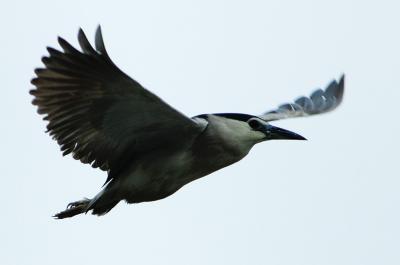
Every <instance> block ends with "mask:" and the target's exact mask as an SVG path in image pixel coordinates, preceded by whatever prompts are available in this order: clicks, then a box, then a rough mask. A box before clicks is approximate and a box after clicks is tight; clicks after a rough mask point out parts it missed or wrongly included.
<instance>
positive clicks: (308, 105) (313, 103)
mask: <svg viewBox="0 0 400 265" xmlns="http://www.w3.org/2000/svg"><path fill="white" fill-rule="evenodd" d="M343 92H344V75H343V76H342V77H341V78H340V80H339V82H337V81H336V80H333V81H332V82H331V83H330V84H329V85H328V86H327V87H326V89H325V90H322V89H317V90H315V91H314V92H313V93H312V94H311V95H310V97H300V98H298V99H296V100H295V101H294V102H293V103H286V104H283V105H280V106H279V107H278V108H277V109H275V110H272V111H268V112H266V113H264V114H262V115H261V116H259V117H260V118H262V119H263V120H266V121H274V120H281V119H287V118H295V117H304V116H309V115H315V114H320V113H325V112H328V111H331V110H334V109H335V108H336V107H337V106H339V105H340V103H341V102H342V99H343Z"/></svg>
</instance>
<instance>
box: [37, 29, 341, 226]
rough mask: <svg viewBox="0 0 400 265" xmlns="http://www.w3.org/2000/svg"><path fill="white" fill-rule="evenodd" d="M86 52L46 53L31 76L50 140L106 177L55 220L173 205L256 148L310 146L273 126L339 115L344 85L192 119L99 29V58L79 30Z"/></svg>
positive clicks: (333, 84) (71, 49) (67, 49)
mask: <svg viewBox="0 0 400 265" xmlns="http://www.w3.org/2000/svg"><path fill="white" fill-rule="evenodd" d="M78 40H79V45H80V47H81V51H80V50H78V49H76V48H74V47H73V46H72V45H71V44H69V43H68V42H67V41H65V40H64V39H63V38H61V37H59V38H58V43H59V44H60V46H61V48H62V50H56V49H53V48H50V47H48V48H47V50H48V53H49V55H48V56H45V57H43V58H42V62H43V63H44V67H43V68H38V69H35V74H36V77H35V78H33V79H32V81H31V83H32V84H33V85H34V86H35V88H34V89H32V90H31V91H30V94H31V95H33V96H34V99H33V101H32V104H34V105H36V106H37V107H38V113H39V114H44V115H45V116H44V118H43V119H44V120H46V121H48V124H47V132H48V133H49V134H50V135H51V136H52V137H53V138H54V139H55V140H56V141H57V143H58V144H59V145H60V147H61V151H62V152H63V155H67V154H72V156H73V158H74V159H76V160H80V161H81V162H82V163H84V164H89V165H91V166H92V167H93V168H100V169H101V170H103V171H106V172H107V179H106V182H105V184H104V185H103V188H102V190H101V191H100V192H99V193H98V194H97V195H96V196H94V197H93V198H92V199H87V198H85V199H82V200H79V201H75V202H72V203H70V204H68V206H67V209H66V210H64V211H61V212H59V213H57V214H55V215H54V217H55V218H57V219H63V218H67V217H72V216H75V215H77V214H81V213H87V212H89V211H91V213H92V214H94V215H104V214H106V213H108V212H109V211H110V210H111V209H112V208H113V207H114V206H116V205H117V204H118V203H119V202H120V201H122V200H125V201H126V202H127V203H140V202H149V201H155V200H160V199H163V198H165V197H168V196H170V195H171V194H173V193H175V192H176V191H177V190H179V189H180V188H181V187H182V186H184V185H186V184H188V183H189V182H191V181H194V180H196V179H198V178H201V177H204V176H206V175H208V174H210V173H213V172H214V171H217V170H219V169H221V168H224V167H226V166H229V165H231V164H233V163H236V162H238V161H239V160H241V159H242V158H244V157H245V156H246V155H247V154H248V153H249V151H250V149H251V148H252V147H253V146H254V145H255V144H258V143H261V142H265V141H268V140H275V139H287V140H305V138H304V137H303V136H301V135H298V134H296V133H294V132H291V131H288V130H285V129H282V128H279V127H276V126H273V125H271V124H270V122H271V121H275V120H280V119H286V118H293V117H303V116H310V115H314V114H320V113H325V112H328V111H331V110H333V109H335V108H336V107H337V106H338V105H339V104H340V103H341V101H342V98H343V92H344V76H342V77H341V78H340V80H338V81H335V80H334V81H332V82H331V83H330V84H329V85H328V86H327V87H326V89H325V90H322V89H318V90H316V91H315V92H313V93H312V94H311V95H310V96H309V97H300V98H298V99H296V100H295V101H294V102H292V103H287V104H283V105H280V106H279V107H278V108H276V109H274V110H271V111H268V112H265V113H263V114H261V115H249V114H242V113H217V114H201V115H197V116H194V117H192V118H189V117H187V116H185V115H184V114H182V113H181V112H179V111H178V110H176V109H174V108H173V107H171V106H170V105H168V104H167V103H166V102H164V101H163V100H162V99H160V98H159V97H158V96H156V95H155V94H153V93H151V92H150V91H149V90H147V89H145V88H144V87H143V86H141V85H140V84H139V83H138V82H137V81H135V80H134V79H132V78H130V77H129V76H128V75H126V74H125V73H124V72H122V71H121V70H120V69H119V68H118V67H117V66H116V65H115V64H114V63H113V62H112V61H111V59H110V57H109V55H108V53H107V51H106V48H105V46H104V42H103V37H102V33H101V28H100V26H99V27H98V28H97V31H96V35H95V48H93V47H92V45H91V44H90V43H89V41H88V39H87V38H86V36H85V34H84V32H83V31H82V29H80V30H79V33H78Z"/></svg>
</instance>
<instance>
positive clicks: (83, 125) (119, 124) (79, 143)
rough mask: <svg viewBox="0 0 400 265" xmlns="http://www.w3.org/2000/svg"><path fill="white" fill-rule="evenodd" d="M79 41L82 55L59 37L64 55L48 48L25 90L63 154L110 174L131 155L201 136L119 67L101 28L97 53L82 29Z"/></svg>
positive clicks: (96, 42) (181, 115)
mask: <svg viewBox="0 0 400 265" xmlns="http://www.w3.org/2000/svg"><path fill="white" fill-rule="evenodd" d="M78 39H79V44H80V46H81V49H82V51H83V52H80V51H78V50H77V49H75V48H74V47H72V46H71V45H70V44H69V43H68V42H66V41H65V40H64V39H62V38H59V39H58V42H59V44H60V45H61V47H62V49H63V51H58V50H55V49H53V48H48V52H49V54H50V55H49V57H43V59H42V61H43V63H44V65H45V67H44V68H40V69H36V70H35V73H36V75H37V77H36V78H34V79H32V84H33V85H35V86H36V89H33V90H31V91H30V93H31V94H32V95H33V96H34V100H33V102H32V103H33V104H34V105H37V106H38V113H39V114H45V115H46V116H45V117H44V120H48V122H49V123H48V125H47V129H48V132H49V133H50V135H52V136H53V137H54V139H55V140H56V141H57V142H58V144H59V145H60V146H61V150H62V151H63V155H67V154H69V153H72V154H73V157H74V158H75V159H79V160H80V161H81V162H82V163H86V164H91V165H92V167H94V168H96V167H99V168H101V169H102V170H105V171H108V170H110V171H111V172H112V171H113V170H117V171H118V170H119V169H120V167H121V166H122V165H123V164H124V163H126V162H128V161H132V160H133V159H132V158H134V157H135V156H138V155H140V154H143V153H147V152H151V151H152V150H154V149H156V148H172V147H173V146H181V145H182V144H183V143H184V141H185V140H188V141H189V140H190V139H192V137H193V136H194V135H197V134H198V133H200V132H201V128H200V127H199V126H198V124H197V123H195V122H194V121H193V120H192V119H190V118H188V117H186V116H184V115H183V114H181V113H179V112H178V111H176V110H175V109H173V108H172V107H170V106H169V105H167V104H166V103H165V102H163V101H162V100H161V99H160V98H158V97H157V96H156V95H154V94H152V93H151V92H149V91H147V90H146V89H144V88H143V87H142V86H141V85H140V84H139V83H138V82H136V81H135V80H133V79H131V78H130V77H129V76H127V75H126V74H124V73H123V72H122V71H121V70H120V69H118V67H117V66H116V65H115V64H114V63H113V62H112V61H111V59H110V57H109V56H108V54H107V52H106V49H105V47H104V43H103V39H102V35H101V29H100V26H99V28H98V29H97V32H96V39H95V44H96V50H95V49H94V48H93V47H92V46H91V45H90V43H89V42H88V40H87V38H86V36H85V34H84V33H83V31H82V30H80V31H79V34H78Z"/></svg>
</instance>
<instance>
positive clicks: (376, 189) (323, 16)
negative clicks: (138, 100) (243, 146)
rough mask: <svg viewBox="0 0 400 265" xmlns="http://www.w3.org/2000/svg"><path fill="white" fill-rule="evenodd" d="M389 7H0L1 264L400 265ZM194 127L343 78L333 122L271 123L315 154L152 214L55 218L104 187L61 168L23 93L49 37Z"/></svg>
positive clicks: (210, 182) (214, 180)
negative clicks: (98, 51) (131, 81)
mask: <svg viewBox="0 0 400 265" xmlns="http://www.w3.org/2000/svg"><path fill="white" fill-rule="evenodd" d="M399 12H400V4H399V2H398V1H394V0H393V1H389V0H382V1H369V0H364V1H361V0H360V1H358V0H335V1H317V0H314V1H311V0H309V1H303V0H291V1H289V0H279V1H278V0H274V1H268V0H263V1H261V0H260V1H255V0H248V1H232V0H230V1H228V0H226V1H222V0H202V1H188V0H185V1H184V0H181V1H178V0H170V1H162V0H158V1H155V0H146V1H117V0H114V1H57V2H56V1H50V0H47V1H39V0H38V1H13V2H12V3H11V1H8V2H4V3H3V4H2V6H1V9H0V30H1V31H0V32H1V50H0V59H1V64H0V73H1V76H2V79H1V80H2V92H3V93H2V103H1V105H0V108H1V111H0V113H1V114H0V115H1V116H0V117H1V120H2V121H3V123H2V124H3V127H2V130H1V131H0V136H1V139H2V144H1V150H0V158H1V161H2V171H1V177H2V179H1V183H2V192H1V193H0V199H1V201H2V207H1V216H2V218H1V221H0V222H1V227H0V264H4V265H8V264H12V265H13V264H17V265H19V264H41V265H46V264H49V265H50V264H51V265H52V264H58V265H64V264H65V265H67V264H68V265H70V264H97V265H102V264H141V265H142V264H143V265H158V264H163V265H164V264H173V265H180V264H191V265H197V264H198V265H204V264H219V265H220V264H229V265H234V264H271V265H275V264H276V265H293V264H294V265H311V264H317V265H328V264H329V265H336V264H337V265H339V264H340V265H357V264H360V265H370V264H371V265H372V264H385V265H391V264H400V251H399V249H400V225H399V224H400V213H399V212H400V211H399V205H400V193H399V189H400V173H399V169H398V165H397V163H398V160H399V149H400V142H399V133H400V124H399V116H398V115H399V110H398V104H399V98H400V29H399V25H400V16H399ZM98 24H101V25H102V28H103V36H104V40H105V44H106V47H107V49H108V52H109V54H110V56H111V58H112V59H113V60H114V62H115V63H116V64H117V65H118V66H119V67H120V68H121V69H122V70H123V71H125V72H126V73H128V74H129V75H130V76H131V77H133V78H135V79H136V80H137V81H139V82H140V83H141V84H143V85H144V86H145V87H146V88H148V89H149V90H151V91H152V92H154V93H156V94H157V95H159V96H160V97H161V98H163V99H164V100H165V101H167V102H168V103H169V104H171V105H172V106H174V107H176V108H177V109H179V110H180V111H182V112H183V113H185V114H187V115H188V116H193V115H196V114H200V113H213V112H243V113H250V114H260V113H262V112H264V111H266V110H270V109H272V108H275V107H276V106H277V105H279V104H281V103H285V102H288V101H291V100H293V99H294V98H296V97H298V96H300V95H308V94H309V93H310V92H312V91H313V90H314V89H315V88H318V87H324V86H325V85H326V84H327V83H329V82H330V81H331V80H332V79H333V78H338V77H339V76H340V75H341V74H342V73H346V77H347V79H346V82H347V83H346V91H345V98H344V102H343V104H342V106H341V107H340V108H339V109H337V110H336V111H334V112H332V113H329V114H326V115H321V116H315V117H311V118H301V119H292V120H285V121H281V122H276V123H274V124H276V125H278V126H280V127H284V128H287V129H290V130H293V131H295V132H297V133H299V134H302V135H304V136H305V137H306V138H308V139H309V141H306V142H303V141H299V142H294V141H275V142H272V141H271V142H266V143H263V144H260V145H258V146H256V147H255V148H254V149H253V150H252V152H251V153H250V154H249V156H248V157H246V158H245V159H244V160H242V161H241V162H239V163H237V164H235V165H233V166H230V167H228V168H226V169H223V170H220V171H218V172H216V173H214V174H212V175H209V176H207V177H205V178H202V179H200V180H197V181H195V182H193V183H190V184H189V185H187V186H185V187H184V188H182V189H181V190H180V191H178V192H177V193H176V194H174V195H173V196H171V197H169V198H167V199H164V200H161V201H157V202H152V203H143V204H137V205H126V204H125V203H120V204H119V205H118V206H117V207H116V208H114V209H113V210H112V211H111V212H110V213H109V214H107V215H106V216H104V217H100V218H99V217H95V216H91V215H82V216H77V217H75V218H73V219H69V220H61V221H59V220H53V219H52V218H51V216H52V215H53V214H54V213H56V212H58V211H60V210H62V209H64V208H65V206H66V205H67V203H68V202H70V201H75V200H79V199H81V198H83V197H92V196H94V195H95V194H96V193H97V192H98V191H99V190H100V187H101V185H102V183H103V182H104V180H105V178H106V175H105V173H104V172H102V171H100V170H94V169H92V168H90V167H89V166H87V165H83V164H81V163H80V162H78V161H75V160H73V159H72V158H71V157H70V156H68V157H62V155H61V152H60V151H59V147H58V146H57V144H56V142H54V141H53V140H52V139H51V138H50V137H49V136H48V135H47V134H45V133H44V131H45V125H46V124H45V122H44V121H42V120H41V118H42V117H40V116H39V115H37V114H36V109H35V108H34V107H33V106H32V105H31V104H30V101H31V100H32V97H31V96H30V95H29V94H28V91H29V89H31V88H32V86H31V85H30V83H29V81H30V79H31V78H32V77H33V75H34V73H33V69H34V68H36V67H38V66H41V65H42V64H41V62H40V58H41V57H42V56H43V55H46V54H47V52H46V49H45V48H46V46H52V47H56V48H58V45H57V36H58V35H60V36H63V37H64V38H65V39H67V40H68V41H70V42H71V43H72V44H74V45H77V40H76V35H77V32H78V29H79V27H82V28H83V29H84V30H85V32H86V34H87V36H88V38H89V40H90V41H92V42H93V39H94V33H95V29H96V26H97V25H98Z"/></svg>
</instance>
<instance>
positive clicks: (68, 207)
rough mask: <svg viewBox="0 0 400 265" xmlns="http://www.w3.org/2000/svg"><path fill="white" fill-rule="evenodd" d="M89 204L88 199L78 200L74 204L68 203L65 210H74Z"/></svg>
mask: <svg viewBox="0 0 400 265" xmlns="http://www.w3.org/2000/svg"><path fill="white" fill-rule="evenodd" d="M89 202H90V199H88V198H83V199H82V200H79V201H76V202H70V203H68V205H67V209H71V208H75V207H78V206H82V205H87V204H88V203H89Z"/></svg>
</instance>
